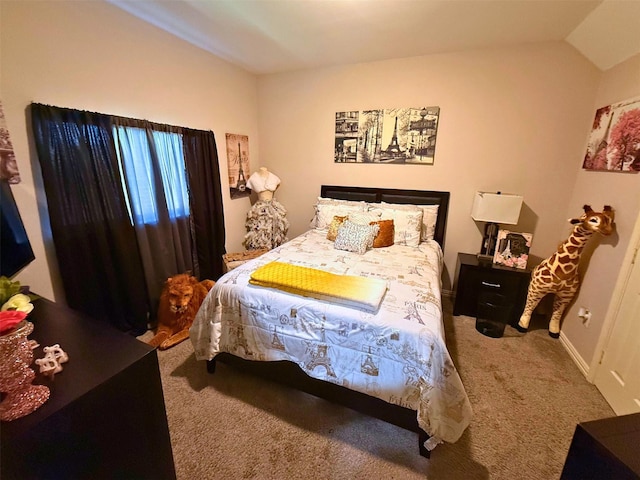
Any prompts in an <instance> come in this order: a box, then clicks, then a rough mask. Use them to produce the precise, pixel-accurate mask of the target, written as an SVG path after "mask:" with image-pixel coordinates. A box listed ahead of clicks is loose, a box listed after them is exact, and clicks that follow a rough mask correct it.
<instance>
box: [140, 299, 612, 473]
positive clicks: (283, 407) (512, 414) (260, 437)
mask: <svg viewBox="0 0 640 480" xmlns="http://www.w3.org/2000/svg"><path fill="white" fill-rule="evenodd" d="M444 310H445V318H444V321H445V326H446V334H447V345H448V347H449V351H450V352H451V355H452V358H453V361H454V363H455V364H456V367H457V368H458V371H459V373H460V376H461V377H462V381H463V383H464V385H465V387H466V389H467V393H468V395H469V399H470V401H471V405H472V407H473V411H474V416H473V420H472V422H471V425H470V426H469V428H468V429H467V430H466V431H465V433H464V434H463V436H462V437H461V438H460V440H459V441H458V442H456V443H454V444H442V445H439V446H438V447H437V448H436V449H435V450H434V451H433V452H432V454H431V458H430V459H426V458H423V457H420V456H419V455H418V451H417V434H416V433H413V432H410V431H406V430H403V429H402V428H399V427H396V426H394V425H391V424H388V423H385V422H382V421H380V420H377V419H374V418H371V417H368V416H365V415H362V414H360V413H357V412H355V411H353V410H350V409H348V408H344V407H341V406H338V405H335V404H332V403H329V402H327V401H325V400H322V399H319V398H316V397H314V396H312V395H308V394H306V393H302V392H299V391H296V390H292V389H290V388H288V387H285V386H282V385H279V384H276V383H273V382H270V381H268V380H264V379H260V378H256V377H254V376H250V375H248V374H243V373H240V372H237V371H235V370H234V369H233V368H232V367H229V366H227V365H224V364H220V363H218V367H217V370H216V373H215V375H209V374H208V373H207V372H206V367H205V362H200V361H196V359H195V357H194V354H193V348H192V347H191V343H190V342H189V341H185V342H183V343H181V344H179V345H177V346H175V347H173V348H171V349H169V350H166V351H158V357H159V362H160V371H161V376H162V384H163V391H164V397H165V404H166V411H167V417H168V421H169V430H170V434H171V442H172V447H173V455H174V462H175V467H176V474H177V477H178V479H179V480H191V479H196V478H197V479H201V480H208V479H264V480H267V479H279V480H280V479H336V480H337V479H346V478H349V479H368V480H376V479H385V480H386V479H403V480H410V479H425V478H426V479H429V480H435V479H446V480H458V479H460V480H462V479H464V480H472V479H496V480H500V479H505V480H507V479H508V480H512V479H520V480H523V479H531V480H534V479H535V480H547V479H549V480H550V479H557V478H559V476H560V472H561V471H562V467H563V465H564V461H565V458H566V455H567V452H568V450H569V444H570V443H571V438H572V436H573V432H574V430H575V427H576V424H577V423H579V422H583V421H589V420H595V419H600V418H606V417H611V416H613V415H614V413H613V411H612V410H611V408H610V407H609V405H608V404H607V402H606V401H605V400H604V398H603V397H602V395H601V394H600V393H599V391H598V390H597V389H596V388H595V386H594V385H592V384H590V383H589V382H587V380H586V379H585V378H584V376H583V375H582V373H581V372H580V370H579V369H578V367H577V366H576V365H575V364H574V362H573V361H572V360H571V358H570V357H569V355H568V354H567V352H566V351H565V349H564V347H563V346H562V344H561V343H560V341H559V340H555V339H552V338H551V337H549V336H548V334H547V330H546V329H545V328H537V329H535V326H533V325H532V330H531V331H529V332H528V333H526V334H521V333H519V332H518V331H517V330H515V329H513V328H511V327H510V326H507V327H506V330H505V334H504V336H503V337H501V338H490V337H487V336H484V335H482V334H480V333H478V332H477V331H476V329H475V319H474V318H470V317H466V316H456V317H454V316H453V315H452V314H451V311H452V308H451V300H450V299H447V298H445V299H444ZM151 336H152V333H151V332H147V333H146V334H145V335H143V336H142V337H140V339H141V340H148V339H149V338H150V337H151Z"/></svg>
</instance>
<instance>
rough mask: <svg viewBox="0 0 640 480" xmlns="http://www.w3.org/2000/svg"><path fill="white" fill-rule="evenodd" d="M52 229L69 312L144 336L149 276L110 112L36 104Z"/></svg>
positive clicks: (34, 115) (35, 122) (34, 118)
mask: <svg viewBox="0 0 640 480" xmlns="http://www.w3.org/2000/svg"><path fill="white" fill-rule="evenodd" d="M31 113H32V124H33V125H32V126H33V134H34V137H35V143H36V147H37V152H38V158H39V161H40V166H41V168H42V177H43V181H44V187H45V192H46V196H47V203H48V209H49V218H50V222H51V231H52V234H53V240H54V245H55V249H56V254H57V258H58V263H59V265H60V273H61V276H62V280H63V283H64V287H65V293H66V297H67V303H68V304H69V306H70V307H72V308H75V309H77V310H80V311H82V312H85V313H87V314H88V315H90V316H91V317H93V318H98V319H101V320H105V321H108V322H110V323H111V324H113V325H115V326H116V327H117V328H119V329H120V330H124V331H130V332H131V333H133V334H136V335H137V334H140V333H142V332H144V331H145V330H146V328H147V312H148V311H149V305H148V302H147V294H146V285H145V278H144V275H143V269H142V262H141V259H140V255H139V253H138V248H137V242H136V236H135V232H134V229H133V226H132V225H131V223H130V220H129V214H128V211H127V206H126V201H125V194H124V191H123V188H122V184H121V180H120V176H119V173H118V161H117V156H116V151H115V144H114V141H113V134H112V130H111V120H110V117H109V116H108V115H102V114H96V113H91V112H82V111H77V110H70V109H64V108H58V107H51V106H48V105H41V104H32V105H31Z"/></svg>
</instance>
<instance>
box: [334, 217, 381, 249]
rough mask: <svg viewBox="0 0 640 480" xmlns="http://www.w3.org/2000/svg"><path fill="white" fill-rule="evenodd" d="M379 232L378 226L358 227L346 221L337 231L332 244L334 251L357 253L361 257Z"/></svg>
mask: <svg viewBox="0 0 640 480" xmlns="http://www.w3.org/2000/svg"><path fill="white" fill-rule="evenodd" d="M378 230H380V226H379V225H358V224H357V223H353V222H352V221H350V220H349V219H346V220H345V221H344V222H343V223H342V226H341V227H340V228H339V229H338V235H337V236H336V241H335V243H334V244H333V246H334V248H335V249H336V250H345V251H347V252H354V253H359V254H360V255H362V254H363V253H365V252H366V251H367V249H369V248H371V247H372V245H373V239H374V238H375V237H376V235H377V234H378Z"/></svg>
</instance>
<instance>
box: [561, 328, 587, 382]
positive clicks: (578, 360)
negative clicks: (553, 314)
mask: <svg viewBox="0 0 640 480" xmlns="http://www.w3.org/2000/svg"><path fill="white" fill-rule="evenodd" d="M560 343H562V346H563V347H564V349H565V350H566V351H567V353H568V354H569V356H570V357H571V359H572V360H573V362H574V363H575V364H576V365H577V366H578V368H579V369H580V371H581V372H582V374H583V375H584V377H585V378H586V379H587V380H588V381H589V382H590V383H591V380H589V365H588V364H587V362H585V361H584V358H582V356H581V355H580V354H579V353H578V351H577V350H576V349H575V347H574V346H573V344H572V343H571V342H570V341H569V339H568V338H567V336H566V335H565V334H564V332H562V331H561V332H560Z"/></svg>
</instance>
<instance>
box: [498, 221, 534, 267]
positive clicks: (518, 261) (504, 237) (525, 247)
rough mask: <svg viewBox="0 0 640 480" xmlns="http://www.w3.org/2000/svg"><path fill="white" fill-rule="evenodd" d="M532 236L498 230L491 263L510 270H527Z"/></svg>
mask: <svg viewBox="0 0 640 480" xmlns="http://www.w3.org/2000/svg"><path fill="white" fill-rule="evenodd" d="M532 240H533V234H531V233H522V232H512V231H510V230H504V229H500V231H499V232H498V238H497V240H496V251H495V253H494V255H493V263H494V264H496V265H503V266H505V267H511V268H520V269H523V270H524V269H526V268H527V261H528V260H529V249H530V248H531V241H532Z"/></svg>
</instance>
